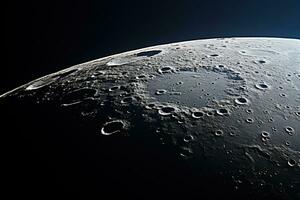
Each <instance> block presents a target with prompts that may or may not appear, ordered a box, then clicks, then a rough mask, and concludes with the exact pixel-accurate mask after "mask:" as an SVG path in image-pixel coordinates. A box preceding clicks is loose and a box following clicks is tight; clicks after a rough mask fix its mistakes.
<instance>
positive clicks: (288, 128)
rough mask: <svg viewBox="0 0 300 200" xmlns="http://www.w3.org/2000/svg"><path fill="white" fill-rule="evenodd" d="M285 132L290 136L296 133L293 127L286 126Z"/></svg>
mask: <svg viewBox="0 0 300 200" xmlns="http://www.w3.org/2000/svg"><path fill="white" fill-rule="evenodd" d="M285 131H286V132H287V133H288V134H289V135H294V133H295V130H294V128H293V127H290V126H286V127H285Z"/></svg>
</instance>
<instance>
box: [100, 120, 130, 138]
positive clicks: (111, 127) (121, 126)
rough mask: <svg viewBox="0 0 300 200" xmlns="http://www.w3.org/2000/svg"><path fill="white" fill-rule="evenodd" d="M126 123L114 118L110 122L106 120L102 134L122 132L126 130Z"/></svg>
mask: <svg viewBox="0 0 300 200" xmlns="http://www.w3.org/2000/svg"><path fill="white" fill-rule="evenodd" d="M125 125H126V124H125V123H124V122H123V121H122V120H114V121H110V122H106V123H105V124H104V125H103V127H102V128H101V134H102V135H107V136H108V135H113V134H116V133H120V132H122V131H123V130H125Z"/></svg>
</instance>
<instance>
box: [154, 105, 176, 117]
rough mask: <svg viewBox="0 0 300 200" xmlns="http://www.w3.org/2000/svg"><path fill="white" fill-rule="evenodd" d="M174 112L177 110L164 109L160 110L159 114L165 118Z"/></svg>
mask: <svg viewBox="0 0 300 200" xmlns="http://www.w3.org/2000/svg"><path fill="white" fill-rule="evenodd" d="M174 112H175V108H174V107H172V106H166V107H162V108H161V109H159V110H158V113H159V114H160V115H164V116H167V115H171V114H173V113H174Z"/></svg>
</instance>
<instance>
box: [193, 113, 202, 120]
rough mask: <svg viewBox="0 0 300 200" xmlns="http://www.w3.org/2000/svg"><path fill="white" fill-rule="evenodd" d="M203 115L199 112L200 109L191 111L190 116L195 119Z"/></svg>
mask: <svg viewBox="0 0 300 200" xmlns="http://www.w3.org/2000/svg"><path fill="white" fill-rule="evenodd" d="M203 116H204V113H203V112H201V111H195V112H193V113H192V117H193V118H195V119H199V118H201V117H203Z"/></svg>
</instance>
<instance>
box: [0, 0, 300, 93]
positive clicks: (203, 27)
mask: <svg viewBox="0 0 300 200" xmlns="http://www.w3.org/2000/svg"><path fill="white" fill-rule="evenodd" d="M2 9H5V17H4V21H5V23H4V32H5V38H4V43H5V52H6V55H7V56H5V58H4V59H5V61H6V62H5V63H6V64H5V65H1V67H2V69H1V71H2V72H1V75H0V80H1V87H0V93H3V92H5V91H8V90H10V89H13V88H14V87H17V86H19V85H21V84H24V83H26V82H28V81H30V80H32V79H35V78H38V77H40V76H42V75H46V74H48V73H51V72H55V71H57V70H60V69H64V68H66V67H69V66H72V65H74V64H79V63H82V62H85V61H89V60H92V59H96V58H100V57H103V56H107V55H110V54H115V53H119V52H123V51H127V50H132V49H137V48H141V47H147V46H152V45H157V44H164V43H170V42H177V41H184V40H191V39H202V38H215V37H230V36H272V37H288V38H300V1H299V0H281V1H279V0H251V1H250V0H249V1H244V0H205V1H202V0H182V1H176V0H165V1H164V0H151V1H150V0H148V1H143V0H129V1H126V0H122V1H121V0H119V1H116V0H108V1H101V0H98V1H75V0H73V1H70V2H67V1H59V2H55V1H47V2H45V1H21V2H14V3H9V5H8V4H7V3H6V4H5V5H4V6H3V7H2Z"/></svg>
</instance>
